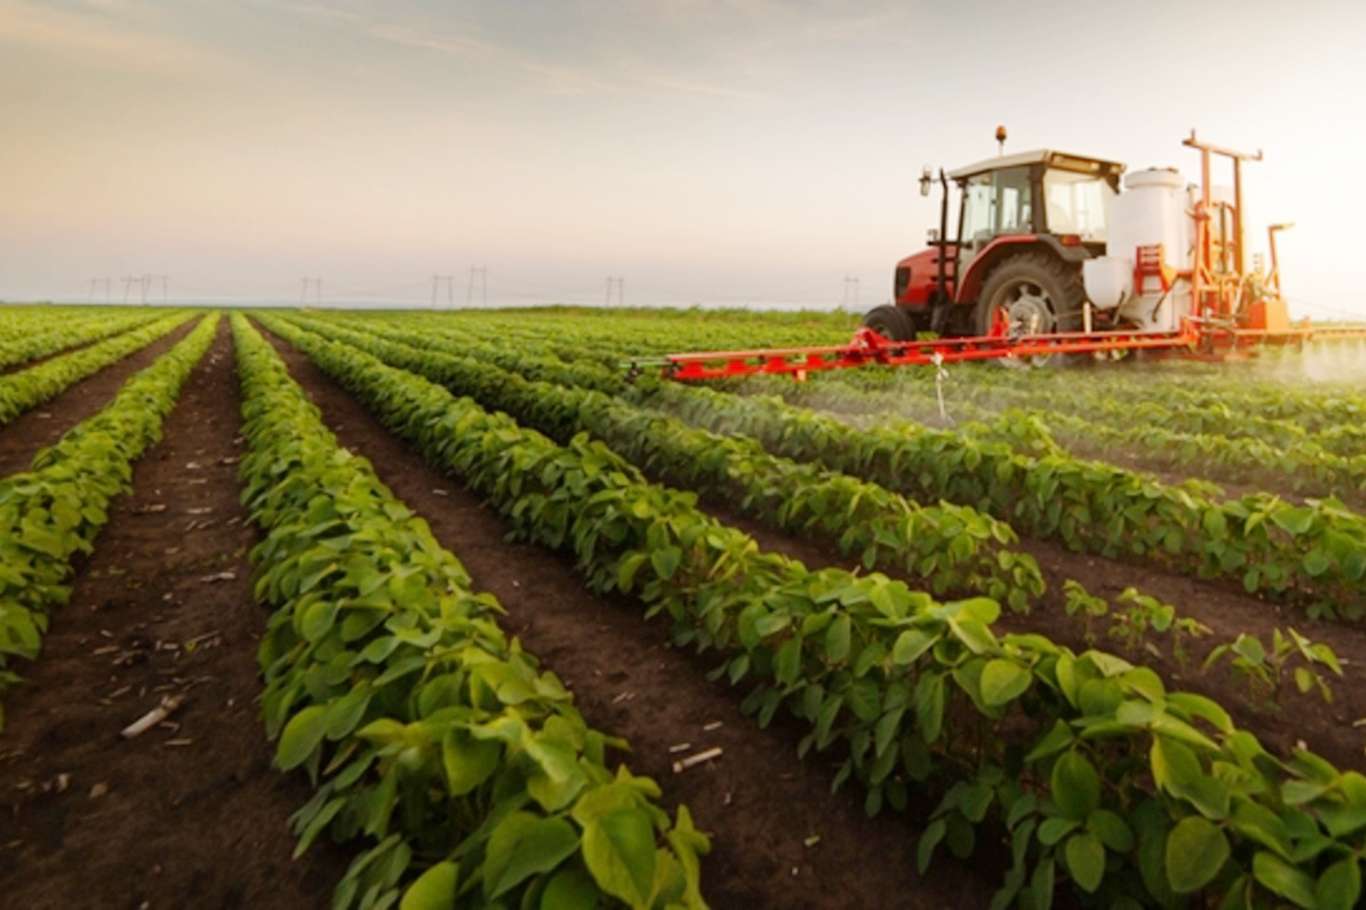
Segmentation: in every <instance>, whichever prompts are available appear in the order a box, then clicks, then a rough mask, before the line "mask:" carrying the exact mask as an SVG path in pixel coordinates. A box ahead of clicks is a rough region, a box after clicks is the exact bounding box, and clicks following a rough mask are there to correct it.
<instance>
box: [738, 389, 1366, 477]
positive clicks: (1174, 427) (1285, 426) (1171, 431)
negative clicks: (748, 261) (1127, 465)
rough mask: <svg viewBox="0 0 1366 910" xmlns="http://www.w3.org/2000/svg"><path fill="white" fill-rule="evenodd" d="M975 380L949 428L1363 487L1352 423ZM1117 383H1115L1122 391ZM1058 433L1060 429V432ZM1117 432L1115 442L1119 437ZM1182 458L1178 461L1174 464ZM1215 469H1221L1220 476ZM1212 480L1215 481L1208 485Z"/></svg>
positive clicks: (850, 401)
mask: <svg viewBox="0 0 1366 910" xmlns="http://www.w3.org/2000/svg"><path fill="white" fill-rule="evenodd" d="M980 375H981V373H980V372H972V373H968V374H967V375H966V378H965V377H964V373H963V372H962V371H959V372H957V373H952V374H951V379H950V381H949V382H948V384H947V385H946V386H945V388H944V392H943V394H944V399H945V403H946V410H947V413H948V415H949V417H950V418H953V419H955V420H960V421H961V420H990V419H991V418H992V417H993V416H995V415H997V414H999V413H1000V412H1003V411H1005V410H1009V409H1014V408H1018V409H1021V410H1024V411H1028V412H1030V413H1035V414H1039V415H1040V416H1042V417H1043V418H1044V419H1045V420H1046V422H1047V423H1048V425H1049V426H1050V427H1054V428H1058V429H1059V430H1060V435H1061V432H1065V433H1066V434H1067V435H1070V436H1074V437H1075V438H1076V439H1077V440H1079V441H1083V442H1085V441H1090V440H1092V438H1093V437H1099V439H1100V440H1101V441H1105V440H1110V439H1114V440H1115V441H1116V443H1122V444H1124V445H1127V446H1128V447H1129V451H1136V452H1137V453H1138V454H1142V455H1149V456H1150V457H1167V458H1170V457H1171V451H1170V450H1171V449H1172V448H1178V449H1180V450H1181V452H1182V453H1187V454H1186V455H1185V456H1184V458H1183V462H1182V463H1183V464H1189V465H1192V466H1203V467H1205V468H1206V469H1207V470H1208V469H1209V467H1210V466H1209V465H1208V464H1205V463H1204V462H1203V460H1202V459H1203V457H1204V456H1203V455H1202V454H1197V453H1205V452H1208V453H1210V454H1211V455H1214V456H1217V461H1216V462H1215V464H1214V465H1213V468H1214V475H1222V476H1224V477H1226V478H1227V479H1230V480H1237V479H1238V476H1237V475H1236V472H1238V471H1244V470H1248V469H1251V470H1254V471H1256V472H1258V473H1272V474H1275V475H1277V476H1278V477H1279V478H1281V479H1284V480H1286V481H1289V482H1290V483H1291V485H1292V488H1293V489H1296V490H1308V491H1312V492H1319V493H1331V492H1333V491H1334V489H1335V488H1336V485H1339V484H1346V485H1347V486H1348V487H1349V488H1350V489H1360V488H1361V486H1362V485H1363V484H1366V456H1363V454H1362V452H1363V446H1366V428H1363V427H1362V426H1361V425H1360V423H1359V422H1350V423H1347V424H1343V425H1338V426H1334V427H1332V428H1329V429H1324V430H1321V431H1319V432H1314V433H1311V432H1308V431H1306V430H1305V429H1304V428H1303V427H1301V426H1300V425H1299V424H1296V423H1294V422H1292V421H1290V420H1286V419H1283V418H1278V419H1273V418H1266V417H1256V416H1252V415H1249V414H1245V413H1242V412H1239V411H1237V410H1235V409H1234V408H1232V407H1230V406H1229V405H1227V404H1225V403H1222V402H1218V403H1213V402H1212V403H1210V404H1208V405H1206V406H1204V407H1199V408H1193V407H1173V406H1170V405H1169V404H1168V403H1165V402H1164V401H1162V400H1158V401H1149V400H1144V401H1126V400H1122V399H1120V398H1117V397H1115V395H1114V394H1113V393H1114V390H1115V389H1116V387H1117V385H1116V383H1114V382H1111V381H1102V382H1097V383H1094V384H1091V383H1086V382H1077V381H1075V380H1076V379H1077V377H1076V376H1074V377H1073V379H1074V383H1073V386H1072V387H1070V388H1068V389H1066V390H1065V391H1064V390H1061V389H1058V388H1054V387H1052V386H1050V385H1048V384H1047V383H1046V382H1036V379H1035V377H1034V376H1033V375H1031V376H1030V382H1029V383H1028V384H1026V387H1020V386H1018V385H1016V386H998V385H996V384H994V383H983V382H981V381H980V380H979V378H978V377H979V376H980ZM1124 381H1131V380H1121V381H1120V384H1121V385H1122V383H1123V382H1124ZM742 390H743V391H746V392H756V391H759V392H767V393H771V394H776V395H779V396H781V397H782V398H783V400H785V401H787V402H788V403H789V404H798V405H803V406H806V407H816V408H823V409H828V410H835V411H852V412H856V413H870V412H883V413H898V414H901V415H903V416H913V417H917V418H920V417H922V416H933V417H937V412H938V396H937V393H936V391H935V388H934V386H933V384H932V383H931V382H927V381H925V380H923V379H920V380H917V379H908V380H906V381H902V382H898V383H895V384H891V385H884V386H867V385H863V386H861V385H859V384H857V383H852V382H848V381H846V379H845V378H835V377H821V378H819V379H818V380H814V381H811V382H806V383H794V382H791V381H783V380H778V379H775V378H773V377H755V378H754V379H751V380H749V381H748V382H746V383H745V384H744V385H743V386H742ZM1063 428H1065V430H1064V429H1063ZM1119 433H1124V434H1125V438H1124V439H1123V440H1120V438H1119V436H1118V435H1117V434H1119ZM1178 457H1181V456H1178ZM1220 468H1223V469H1224V470H1223V471H1222V472H1220V471H1219V469H1220ZM1214 475H1212V476H1214Z"/></svg>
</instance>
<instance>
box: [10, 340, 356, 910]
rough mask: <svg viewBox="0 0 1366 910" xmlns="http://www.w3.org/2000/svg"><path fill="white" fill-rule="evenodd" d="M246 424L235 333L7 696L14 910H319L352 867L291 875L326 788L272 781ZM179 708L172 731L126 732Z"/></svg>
mask: <svg viewBox="0 0 1366 910" xmlns="http://www.w3.org/2000/svg"><path fill="white" fill-rule="evenodd" d="M239 425H240V418H239V400H238V394H237V383H236V381H235V380H234V377H233V356H232V342H231V336H230V335H229V333H228V327H227V322H226V320H225V321H223V322H222V323H221V325H220V328H219V333H218V337H217V339H216V340H215V343H214V345H213V347H212V348H211V349H210V351H209V353H208V354H207V355H206V356H205V358H204V360H203V361H202V362H201V363H200V364H199V366H198V367H197V368H196V369H195V371H194V373H193V374H192V375H191V377H190V379H189V381H188V382H187V383H186V385H185V387H184V389H183V390H182V392H181V398H180V401H179V403H178V404H177V406H176V408H175V410H174V411H172V412H171V414H170V415H169V416H168V418H167V420H166V423H165V426H164V433H163V439H162V441H161V442H160V443H159V444H157V445H156V446H154V447H153V448H151V449H150V450H149V451H148V452H147V453H146V454H145V455H144V456H143V458H142V459H141V460H140V461H139V462H138V463H137V465H136V466H135V470H134V490H133V493H132V494H131V495H128V496H124V497H121V498H120V499H119V500H117V501H116V502H115V503H114V506H113V508H112V509H111V512H110V519H109V524H108V525H107V526H106V527H105V528H104V531H103V532H102V533H101V535H100V537H99V538H98V540H97V542H96V549H95V553H94V554H93V556H92V557H91V559H90V561H89V563H88V564H87V565H86V566H84V568H83V569H82V570H81V571H80V572H79V574H78V577H77V580H76V584H75V588H74V591H73V593H72V598H71V602H70V604H68V605H67V606H66V607H64V608H62V609H61V610H59V611H58V612H57V613H56V614H55V616H54V617H53V622H52V630H51V633H50V634H49V635H48V637H47V640H46V643H45V646H44V651H43V654H42V655H41V656H40V657H39V659H38V661H37V662H35V663H34V664H32V665H30V666H27V667H25V668H23V672H24V673H25V675H26V677H27V679H28V682H27V684H26V685H24V686H22V687H20V688H19V689H16V690H14V691H12V692H11V693H10V694H9V697H8V699H7V703H6V709H7V713H8V717H9V726H8V727H7V729H6V730H5V732H4V733H0V818H3V820H4V821H3V823H0V831H3V832H4V834H3V835H0V894H3V895H4V898H3V900H0V903H3V904H4V905H5V906H7V907H16V908H18V907H23V908H26V910H42V908H66V907H109V908H119V910H122V908H127V910H136V908H139V907H146V908H150V910H158V908H168V910H169V908H180V907H206V908H208V907H212V908H232V907H241V908H282V910H283V908H302V907H319V906H325V905H326V902H327V900H328V897H329V896H330V894H331V890H332V886H333V885H334V884H335V882H336V881H337V880H338V878H340V876H341V874H342V871H343V869H344V868H345V862H346V858H345V857H343V856H341V855H340V851H339V850H337V849H335V848H331V847H330V845H327V844H318V845H315V847H314V848H313V849H312V850H310V852H309V853H308V854H307V855H305V856H304V857H303V858H302V859H301V860H299V861H298V862H291V861H290V855H291V852H292V851H293V849H294V838H293V837H292V835H291V834H290V833H289V831H288V828H287V819H288V817H289V815H290V813H292V812H293V811H294V810H296V809H297V808H299V807H300V806H301V805H303V803H304V802H305V801H306V800H307V799H308V798H309V797H310V796H311V795H312V791H311V789H310V788H309V787H308V785H307V782H306V781H305V780H304V779H303V778H302V777H300V776H296V775H288V776H287V775H283V774H281V773H280V772H279V771H276V770H274V769H273V768H271V766H270V760H271V757H272V754H273V750H272V747H271V746H270V745H269V744H268V743H267V742H266V739H265V731H264V728H263V727H262V724H261V721H260V718H259V715H258V711H257V705H256V698H257V695H258V694H259V692H260V688H261V686H260V682H259V681H258V677H257V668H256V655H255V651H256V643H257V639H258V637H259V634H260V632H261V630H262V629H263V628H264V627H265V618H266V615H265V612H264V611H263V610H262V609H261V608H259V607H257V606H256V604H255V603H254V601H253V600H252V593H251V571H250V566H249V564H248V562H247V558H246V552H247V548H248V547H250V546H251V545H252V544H253V543H254V542H255V540H256V539H257V538H256V534H255V532H254V531H253V529H252V526H251V525H250V524H248V522H247V518H246V514H245V512H244V511H243V509H242V508H241V507H240V506H239V505H238V503H237V496H238V491H239V488H238V484H237V479H236V470H237V468H236V460H237V458H238V457H239V455H240V454H241V452H242V448H241V445H240V443H239V441H238V440H237V439H236V436H237V433H238V428H239ZM174 695H183V696H184V698H185V701H184V704H183V706H182V707H181V708H180V709H179V710H178V711H177V712H176V713H175V714H174V715H173V716H172V717H171V721H170V722H171V724H172V726H169V727H168V726H158V727H154V728H152V729H151V730H150V731H148V732H147V733H145V734H143V735H142V736H140V737H138V738H136V739H132V740H124V739H121V738H120V736H119V731H120V730H121V729H122V728H123V727H124V726H126V725H127V724H129V723H131V722H132V721H134V720H136V719H138V718H139V717H140V716H142V715H143V714H144V713H145V712H146V711H148V710H150V709H151V708H153V707H155V706H156V705H157V704H158V702H159V700H160V699H161V698H162V697H163V696H174Z"/></svg>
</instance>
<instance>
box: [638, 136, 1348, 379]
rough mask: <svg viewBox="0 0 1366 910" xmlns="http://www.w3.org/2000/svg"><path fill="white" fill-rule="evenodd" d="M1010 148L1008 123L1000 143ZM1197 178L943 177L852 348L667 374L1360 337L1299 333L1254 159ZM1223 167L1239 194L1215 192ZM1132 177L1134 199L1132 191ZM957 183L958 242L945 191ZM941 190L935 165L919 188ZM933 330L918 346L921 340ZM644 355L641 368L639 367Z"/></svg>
mask: <svg viewBox="0 0 1366 910" xmlns="http://www.w3.org/2000/svg"><path fill="white" fill-rule="evenodd" d="M996 139H997V141H998V142H1001V143H1004V142H1005V129H1004V128H999V129H998V130H997V133H996ZM1182 145H1184V146H1186V147H1187V148H1192V149H1195V150H1197V151H1198V152H1199V153H1200V182H1199V184H1188V183H1186V181H1185V180H1184V179H1183V178H1182V176H1181V174H1180V173H1179V172H1178V171H1177V170H1176V169H1175V168H1170V167H1154V168H1147V169H1145V170H1141V171H1134V172H1132V173H1129V174H1128V175H1125V174H1124V165H1122V164H1119V163H1118V162H1115V161H1105V160H1102V159H1100V158H1088V157H1085V156H1082V155H1068V154H1064V153H1062V152H1054V151H1048V150H1041V151H1036V152H1021V153H1019V154H1015V155H1002V156H1000V157H997V158H991V159H988V160H986V161H982V162H979V163H977V164H973V165H969V166H968V167H965V168H960V169H958V170H956V171H953V172H952V173H949V174H945V173H944V172H943V171H942V170H941V171H940V172H939V184H940V187H941V188H942V190H943V198H942V200H941V201H940V207H939V229H938V230H937V231H931V232H930V248H929V249H927V250H924V251H922V252H919V253H916V254H915V255H914V256H909V257H907V258H905V259H903V260H901V261H900V262H899V263H897V266H896V277H895V279H894V283H893V301H894V302H893V303H890V304H886V305H884V306H880V307H878V308H877V309H875V310H873V311H872V312H870V313H869V314H868V315H867V316H866V317H864V320H863V328H861V329H859V330H858V331H857V332H856V333H855V334H854V337H853V338H852V339H851V340H850V341H849V343H847V344H842V345H821V346H817V347H796V348H764V349H757V350H746V351H703V352H693V353H679V354H669V355H667V356H665V357H663V358H661V359H660V360H658V361H655V362H657V363H660V364H662V365H663V366H664V368H665V375H667V376H670V377H673V378H675V379H682V380H699V379H719V378H725V377H735V376H748V375H754V374H767V375H778V374H785V375H791V376H795V377H797V378H798V379H804V378H806V377H807V376H808V375H810V374H812V373H816V372H819V371H822V370H835V369H845V368H850V367H862V366H866V365H869V364H879V365H883V366H923V365H927V364H935V365H942V364H945V363H963V362H970V361H983V360H997V361H1001V362H1003V363H1006V364H1016V365H1019V364H1025V363H1028V364H1033V365H1035V366H1042V365H1044V364H1046V363H1057V362H1060V361H1061V360H1062V359H1064V358H1068V357H1072V356H1077V357H1079V358H1088V357H1089V358H1094V359H1098V360H1099V359H1114V358H1118V357H1123V356H1124V355H1125V354H1126V353H1128V352H1138V351H1145V352H1149V353H1150V354H1151V356H1190V357H1198V358H1205V359H1208V358H1224V357H1230V356H1247V355H1248V352H1249V351H1250V350H1253V349H1255V348H1257V347H1260V346H1262V345H1267V344H1275V345H1285V344H1296V345H1303V344H1305V343H1307V342H1310V341H1320V340H1323V341H1329V340H1338V341H1341V340H1360V339H1363V338H1366V327H1361V326H1334V327H1325V328H1317V327H1315V326H1311V325H1309V324H1308V322H1304V323H1301V324H1298V325H1292V324H1291V322H1290V317H1289V312H1288V310H1287V307H1286V302H1285V299H1284V298H1283V296H1282V294H1281V280H1280V267H1279V264H1278V262H1277V256H1276V234H1277V232H1278V231H1280V230H1282V229H1283V228H1285V227H1287V226H1288V225H1283V224H1273V225H1271V226H1270V227H1269V228H1268V230H1267V249H1268V251H1269V253H1270V266H1271V267H1270V270H1269V271H1268V270H1266V269H1265V268H1264V264H1263V262H1262V261H1261V259H1260V257H1258V256H1256V255H1249V251H1248V249H1247V244H1246V238H1245V236H1244V226H1243V182H1242V164H1243V162H1245V161H1260V160H1261V158H1262V154H1261V152H1257V153H1255V154H1248V153H1246V152H1239V151H1235V150H1234V149H1230V148H1224V147H1221V146H1217V145H1211V144H1209V143H1207V142H1202V141H1200V140H1199V139H1197V138H1196V135H1195V131H1194V130H1192V131H1191V134H1190V137H1189V138H1188V139H1185V140H1183V142H1182ZM1215 157H1219V158H1227V159H1228V160H1229V161H1230V162H1231V164H1232V170H1233V185H1232V187H1230V188H1229V189H1228V191H1224V190H1223V189H1222V188H1216V187H1214V186H1213V184H1212V183H1211V163H1212V159H1214V158H1215ZM1121 176H1123V178H1124V179H1123V192H1122V193H1121V192H1120V190H1121V181H1120V178H1121ZM950 180H953V181H954V182H955V183H957V184H958V188H959V191H960V192H959V204H958V232H957V235H956V236H955V238H954V239H953V240H949V239H948V225H949V181H950ZM933 183H934V178H933V177H931V175H930V172H929V170H928V169H926V170H925V173H924V174H923V175H922V176H921V178H920V192H921V194H922V195H925V196H928V195H929V193H930V187H931V185H932V184H933ZM922 332H924V333H927V334H926V335H925V336H924V337H920V333H922ZM648 362H651V361H649V360H642V359H640V358H636V359H633V360H631V361H630V368H631V369H633V370H638V369H639V367H640V366H641V364H642V363H648Z"/></svg>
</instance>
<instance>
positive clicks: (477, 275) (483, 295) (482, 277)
mask: <svg viewBox="0 0 1366 910" xmlns="http://www.w3.org/2000/svg"><path fill="white" fill-rule="evenodd" d="M476 279H478V281H479V300H480V304H479V305H480V306H484V307H486V306H488V305H489V269H488V266H486V265H480V266H473V265H472V266H470V283H469V286H468V287H467V288H466V289H465V306H466V307H472V306H474V283H475V280H476Z"/></svg>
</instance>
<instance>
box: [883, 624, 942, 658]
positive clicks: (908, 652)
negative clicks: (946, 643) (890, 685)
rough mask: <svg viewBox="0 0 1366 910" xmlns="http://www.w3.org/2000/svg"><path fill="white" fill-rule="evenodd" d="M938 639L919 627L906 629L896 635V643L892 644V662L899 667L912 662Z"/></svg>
mask: <svg viewBox="0 0 1366 910" xmlns="http://www.w3.org/2000/svg"><path fill="white" fill-rule="evenodd" d="M938 640H939V636H937V635H927V634H926V633H925V632H923V631H921V630H920V629H907V630H906V631H905V632H902V633H901V634H900V635H898V636H897V639H896V644H894V645H892V663H894V664H896V665H897V666H899V667H904V666H906V665H907V664H911V663H914V662H915V660H916V658H918V657H920V655H922V654H924V653H925V652H926V651H928V650H929V649H930V648H932V647H934V643H935V642H936V641H938Z"/></svg>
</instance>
